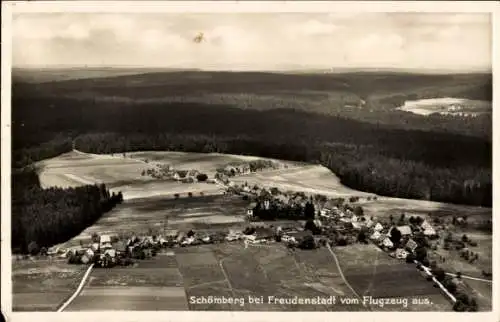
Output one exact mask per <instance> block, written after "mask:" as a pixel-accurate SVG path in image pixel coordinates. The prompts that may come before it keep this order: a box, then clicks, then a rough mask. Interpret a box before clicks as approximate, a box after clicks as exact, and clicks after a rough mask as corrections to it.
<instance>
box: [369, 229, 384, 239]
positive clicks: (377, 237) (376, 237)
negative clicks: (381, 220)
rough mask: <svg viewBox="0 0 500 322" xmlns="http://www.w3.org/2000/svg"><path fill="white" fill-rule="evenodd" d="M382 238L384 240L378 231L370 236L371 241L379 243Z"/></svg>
mask: <svg viewBox="0 0 500 322" xmlns="http://www.w3.org/2000/svg"><path fill="white" fill-rule="evenodd" d="M380 238H382V234H381V233H380V232H378V231H375V232H374V233H373V234H372V235H371V236H370V239H371V240H374V241H377V240H379V239H380Z"/></svg>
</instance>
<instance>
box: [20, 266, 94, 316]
mask: <svg viewBox="0 0 500 322" xmlns="http://www.w3.org/2000/svg"><path fill="white" fill-rule="evenodd" d="M86 269H87V267H86V266H85V265H69V264H66V260H55V259H49V260H40V259H38V260H29V259H26V260H16V261H13V263H12V294H13V296H12V301H13V303H12V308H13V310H14V311H55V310H57V308H58V307H59V306H60V305H62V303H63V302H64V301H65V300H66V299H67V298H69V297H70V296H71V295H72V294H73V292H74V291H75V290H76V288H77V287H78V284H79V283H80V280H81V278H82V277H83V275H84V274H85V271H86Z"/></svg>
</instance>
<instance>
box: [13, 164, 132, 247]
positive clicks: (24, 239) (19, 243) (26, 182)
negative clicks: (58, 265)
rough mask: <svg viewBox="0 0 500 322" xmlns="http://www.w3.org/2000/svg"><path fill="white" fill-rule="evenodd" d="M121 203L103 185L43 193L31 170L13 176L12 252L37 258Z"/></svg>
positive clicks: (119, 199) (14, 173) (30, 168)
mask: <svg viewBox="0 0 500 322" xmlns="http://www.w3.org/2000/svg"><path fill="white" fill-rule="evenodd" d="M122 201H123V196H122V194H121V193H118V194H115V193H112V194H110V193H109V191H108V190H107V189H106V186H105V185H104V184H102V185H100V186H97V185H94V186H92V185H88V186H82V187H76V188H67V189H62V188H49V189H42V188H41V187H40V183H39V181H38V175H37V173H36V170H35V169H34V168H33V167H27V168H25V169H22V170H16V171H14V172H13V174H12V222H11V226H12V235H11V240H12V251H13V253H33V254H36V253H37V252H38V251H39V250H40V249H41V248H48V247H50V246H53V245H55V244H58V243H62V242H65V241H66V240H68V239H70V238H72V237H74V236H76V235H78V234H79V233H80V232H81V231H82V230H84V229H85V228H87V227H88V226H90V225H92V224H93V223H94V222H95V221H96V220H97V219H98V218H99V217H101V216H102V214H104V213H105V212H108V211H110V210H111V209H112V208H113V207H115V206H116V205H117V204H118V203H121V202H122Z"/></svg>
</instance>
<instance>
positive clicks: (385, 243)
mask: <svg viewBox="0 0 500 322" xmlns="http://www.w3.org/2000/svg"><path fill="white" fill-rule="evenodd" d="M382 246H384V247H387V248H392V247H394V244H393V243H392V241H391V240H390V239H389V238H385V239H384V240H383V241H382Z"/></svg>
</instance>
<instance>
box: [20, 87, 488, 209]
mask: <svg viewBox="0 0 500 322" xmlns="http://www.w3.org/2000/svg"><path fill="white" fill-rule="evenodd" d="M13 106H14V108H13V119H14V120H15V122H16V123H15V124H13V129H12V130H13V138H14V139H13V140H14V141H13V146H14V149H15V152H14V154H15V163H16V165H17V166H23V165H25V163H26V162H27V160H30V161H36V160H38V159H41V158H44V157H48V156H50V155H52V154H57V153H58V152H63V151H64V150H66V149H68V148H69V142H70V141H71V140H74V142H75V145H76V148H77V149H79V150H81V151H83V152H91V153H118V152H124V151H140V150H177V151H186V152H219V153H231V154H246V155H256V156H262V157H271V158H279V159H288V160H294V161H305V162H312V163H318V164H322V165H324V166H326V167H328V168H329V169H331V170H332V171H334V172H335V173H336V174H337V175H338V176H339V177H340V178H341V181H342V183H344V184H345V185H347V186H349V187H352V188H355V189H358V190H363V191H368V192H373V193H377V194H380V195H386V196H394V197H401V198H413V199H426V200H434V201H443V202H453V203H458V204H469V205H482V206H491V203H492V200H491V199H492V196H491V193H492V192H491V182H492V179H491V162H492V161H491V158H492V155H491V153H492V151H491V150H492V147H491V140H490V139H488V138H480V137H475V136H467V135H461V134H456V133H445V132H433V131H422V130H405V129H401V128H399V129H398V128H393V127H389V126H383V125H380V124H371V123H365V122H360V121H356V120H353V119H349V118H345V117H339V116H328V115H320V114H316V113H307V112H304V111H298V110H292V109H276V110H267V111H259V110H245V109H239V108H235V107H233V106H230V105H214V104H196V103H170V104H166V103H149V104H145V103H144V104H123V103H116V102H104V103H103V102H99V103H95V102H94V101H92V100H90V101H89V100H77V99H70V98H62V97H60V98H49V97H45V98H44V97H39V98H37V99H34V98H29V97H28V98H24V97H16V98H14V101H13ZM40 109H43V110H44V111H46V113H39V111H40ZM50 138H52V140H50ZM47 139H49V143H45V145H40V146H37V147H36V148H32V147H33V146H35V144H36V143H35V142H37V141H39V143H42V142H40V141H41V140H44V141H43V142H47V141H46V140H47ZM43 146H45V147H46V149H44V148H42V147H43ZM40 149H41V150H40Z"/></svg>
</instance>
